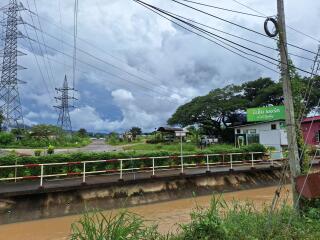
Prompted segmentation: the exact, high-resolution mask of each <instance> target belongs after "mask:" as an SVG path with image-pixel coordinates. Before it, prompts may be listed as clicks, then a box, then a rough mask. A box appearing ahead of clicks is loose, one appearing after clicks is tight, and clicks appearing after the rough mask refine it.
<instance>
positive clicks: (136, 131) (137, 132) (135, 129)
mask: <svg viewBox="0 0 320 240" xmlns="http://www.w3.org/2000/svg"><path fill="white" fill-rule="evenodd" d="M129 132H130V133H131V134H132V137H133V139H136V138H137V136H139V135H141V134H142V130H141V128H139V127H132V128H131V129H130V131H129Z"/></svg>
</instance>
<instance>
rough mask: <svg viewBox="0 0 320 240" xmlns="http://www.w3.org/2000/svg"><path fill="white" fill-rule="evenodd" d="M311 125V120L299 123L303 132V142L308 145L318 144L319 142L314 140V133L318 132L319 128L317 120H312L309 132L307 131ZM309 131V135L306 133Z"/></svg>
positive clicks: (319, 123)
mask: <svg viewBox="0 0 320 240" xmlns="http://www.w3.org/2000/svg"><path fill="white" fill-rule="evenodd" d="M310 126H311V122H305V123H302V124H301V130H302V132H303V138H304V140H305V142H306V143H307V144H309V145H318V144H319V142H317V141H316V140H317V139H316V134H317V133H318V132H319V130H320V122H318V121H314V122H313V124H312V126H311V129H310V132H309V128H310ZM308 132H309V135H308Z"/></svg>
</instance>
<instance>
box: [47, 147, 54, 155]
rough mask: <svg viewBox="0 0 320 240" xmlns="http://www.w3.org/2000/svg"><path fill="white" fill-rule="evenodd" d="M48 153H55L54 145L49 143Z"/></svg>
mask: <svg viewBox="0 0 320 240" xmlns="http://www.w3.org/2000/svg"><path fill="white" fill-rule="evenodd" d="M47 153H48V154H49V155H51V154H53V153H54V146H52V145H49V147H48V149H47Z"/></svg>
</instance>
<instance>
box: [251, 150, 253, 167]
mask: <svg viewBox="0 0 320 240" xmlns="http://www.w3.org/2000/svg"><path fill="white" fill-rule="evenodd" d="M251 167H252V168H254V159H253V153H251Z"/></svg>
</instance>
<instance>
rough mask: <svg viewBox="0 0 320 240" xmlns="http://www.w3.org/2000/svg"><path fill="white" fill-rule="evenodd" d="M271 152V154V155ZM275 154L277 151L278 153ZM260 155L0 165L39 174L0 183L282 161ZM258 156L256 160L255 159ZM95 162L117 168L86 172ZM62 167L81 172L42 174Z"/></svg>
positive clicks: (271, 163)
mask: <svg viewBox="0 0 320 240" xmlns="http://www.w3.org/2000/svg"><path fill="white" fill-rule="evenodd" d="M273 153H275V152H273ZM278 153H279V152H278ZM264 154H265V153H263V152H249V153H225V154H200V155H184V156H182V157H181V156H161V157H139V158H123V159H109V160H93V161H79V162H62V163H41V164H20V165H18V164H17V165H10V166H0V172H1V170H3V169H6V170H7V169H12V170H14V172H15V173H16V172H17V169H19V168H27V169H35V168H39V170H40V174H39V175H34V176H29V175H26V176H17V175H16V174H15V175H14V177H4V178H0V181H17V180H35V179H39V180H40V187H43V185H44V179H46V178H55V177H59V178H61V177H75V176H78V177H79V176H81V177H82V182H83V183H86V179H87V176H88V175H97V174H108V175H119V180H123V176H124V174H127V173H129V172H135V173H136V172H151V177H154V176H156V173H157V172H160V171H170V170H179V171H180V173H181V174H185V169H195V168H202V169H204V170H206V171H207V172H210V171H211V170H213V169H214V168H219V167H229V169H230V170H234V167H235V166H251V168H255V166H257V165H262V164H268V165H270V166H274V164H275V163H276V162H278V163H279V162H280V164H281V162H282V161H283V160H285V159H283V158H281V159H267V160H266V159H264V158H263V157H262V158H261V157H260V158H259V156H264ZM239 155H244V156H245V158H248V159H246V160H241V161H236V160H235V158H236V156H239ZM255 156H258V157H255ZM213 157H221V159H222V161H212V158H213ZM225 157H228V158H229V159H228V161H225ZM188 158H196V159H197V160H202V161H199V162H196V163H186V162H188V161H186V160H187V159H188ZM161 159H171V160H173V161H174V160H180V161H179V162H180V163H179V164H175V165H160V164H159V165H157V161H158V162H159V160H161ZM128 161H143V162H145V161H151V164H150V165H151V166H149V167H141V166H140V167H133V166H132V167H130V168H125V167H124V165H125V163H126V162H128ZM96 163H106V164H107V165H108V164H110V165H111V164H114V163H118V165H119V166H118V167H117V168H114V169H103V170H94V171H88V170H87V169H88V166H90V165H91V164H96ZM59 166H61V167H65V166H81V169H82V170H81V171H77V172H71V171H70V172H66V173H56V174H45V169H46V168H48V167H59Z"/></svg>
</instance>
